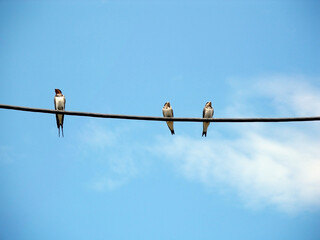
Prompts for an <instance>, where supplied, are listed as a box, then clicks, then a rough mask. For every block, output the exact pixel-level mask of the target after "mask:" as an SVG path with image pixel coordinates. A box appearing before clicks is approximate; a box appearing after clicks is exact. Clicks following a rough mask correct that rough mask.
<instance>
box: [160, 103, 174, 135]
mask: <svg viewBox="0 0 320 240" xmlns="http://www.w3.org/2000/svg"><path fill="white" fill-rule="evenodd" d="M162 114H163V116H164V117H173V110H172V108H171V106H170V102H166V103H165V104H164V106H163V108H162ZM167 125H168V127H169V129H170V131H171V134H172V135H173V134H174V129H173V121H167Z"/></svg>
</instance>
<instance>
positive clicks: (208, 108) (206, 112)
mask: <svg viewBox="0 0 320 240" xmlns="http://www.w3.org/2000/svg"><path fill="white" fill-rule="evenodd" d="M213 114H214V109H213V107H212V104H211V102H207V103H206V105H205V106H204V108H203V112H202V117H203V118H212V117H213ZM209 125H210V122H203V131H202V137H203V136H205V137H206V136H207V130H208V127H209Z"/></svg>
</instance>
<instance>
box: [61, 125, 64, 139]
mask: <svg viewBox="0 0 320 240" xmlns="http://www.w3.org/2000/svg"><path fill="white" fill-rule="evenodd" d="M61 132H62V137H64V135H63V125H61Z"/></svg>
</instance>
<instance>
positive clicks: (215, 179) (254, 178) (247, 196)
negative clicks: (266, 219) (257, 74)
mask: <svg viewBox="0 0 320 240" xmlns="http://www.w3.org/2000/svg"><path fill="white" fill-rule="evenodd" d="M289 80H290V78H288V77H287V78H284V77H281V78H280V77H278V78H276V77H272V78H270V79H261V80H258V81H256V82H257V84H252V85H251V87H250V88H248V94H243V93H241V97H239V95H237V94H235V99H236V101H237V105H236V107H239V106H240V108H241V110H242V111H244V113H245V112H246V111H245V110H246V106H250V108H251V109H250V110H248V111H251V112H254V108H252V106H255V107H257V108H259V107H261V106H259V104H253V103H254V101H252V99H254V97H255V96H256V97H257V98H261V97H262V98H265V99H266V100H268V102H271V103H272V104H271V107H272V106H273V109H271V110H272V111H275V112H280V114H281V113H287V112H292V113H294V114H297V115H316V114H319V113H320V111H319V106H320V105H319V103H320V98H319V96H320V89H316V88H315V87H313V86H312V85H309V84H307V83H305V82H300V81H299V79H295V78H294V79H291V81H289ZM288 82H290V84H288ZM262 107H263V105H262ZM283 109H284V110H283ZM228 111H233V112H237V111H238V109H233V110H232V108H230V109H229V110H228ZM318 124H319V123H298V124H294V123H289V124H282V123H281V124H271V123H265V124H250V125H246V124H240V125H238V126H232V129H233V131H235V134H234V135H233V137H230V136H229V137H224V136H223V133H221V132H220V133H219V132H218V131H216V132H215V131H214V126H211V129H210V130H211V136H214V139H212V140H209V139H201V140H199V139H193V138H190V137H179V136H177V137H175V138H174V139H172V140H171V141H168V139H165V140H164V139H162V138H159V139H158V143H157V147H155V149H156V150H157V153H158V154H163V155H164V156H165V158H167V159H169V160H170V161H171V162H172V163H173V164H174V166H176V167H177V169H178V171H179V172H181V173H182V174H183V175H184V176H185V177H186V178H188V179H191V180H195V181H199V182H201V183H203V184H205V185H206V186H208V187H212V188H216V189H219V188H220V189H221V188H225V187H229V188H231V189H235V190H236V191H237V192H238V193H239V195H240V196H241V197H242V198H243V199H244V200H245V202H246V204H247V205H248V206H251V207H261V206H265V205H273V206H275V207H277V208H279V209H281V210H284V211H290V212H292V211H298V210H301V209H312V208H319V207H320V147H319V146H320V139H319V136H320V127H319V125H318Z"/></svg>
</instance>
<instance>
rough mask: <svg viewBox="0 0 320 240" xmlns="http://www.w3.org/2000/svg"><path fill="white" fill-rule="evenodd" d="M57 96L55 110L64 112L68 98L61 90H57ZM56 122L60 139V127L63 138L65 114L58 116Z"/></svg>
mask: <svg viewBox="0 0 320 240" xmlns="http://www.w3.org/2000/svg"><path fill="white" fill-rule="evenodd" d="M55 92H56V95H55V96H54V108H55V110H60V111H64V109H65V106H66V98H65V96H64V95H63V94H62V92H61V90H60V89H55ZM56 120H57V127H58V130H59V137H60V127H61V132H62V137H64V136H63V120H64V114H56Z"/></svg>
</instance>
